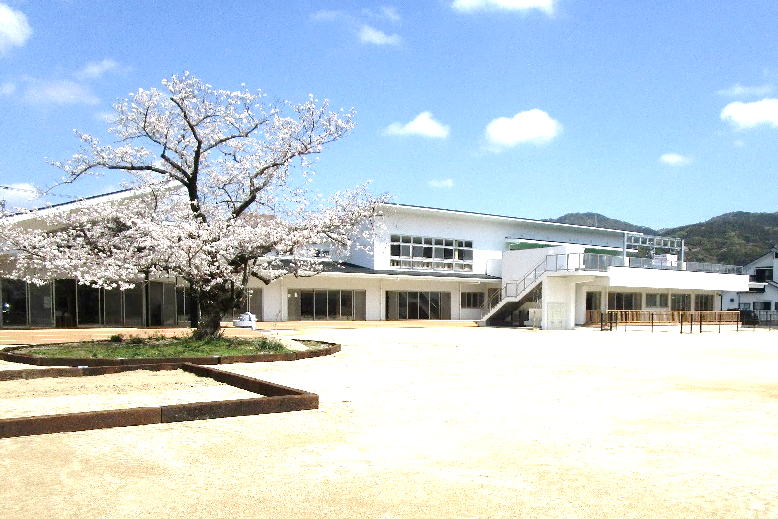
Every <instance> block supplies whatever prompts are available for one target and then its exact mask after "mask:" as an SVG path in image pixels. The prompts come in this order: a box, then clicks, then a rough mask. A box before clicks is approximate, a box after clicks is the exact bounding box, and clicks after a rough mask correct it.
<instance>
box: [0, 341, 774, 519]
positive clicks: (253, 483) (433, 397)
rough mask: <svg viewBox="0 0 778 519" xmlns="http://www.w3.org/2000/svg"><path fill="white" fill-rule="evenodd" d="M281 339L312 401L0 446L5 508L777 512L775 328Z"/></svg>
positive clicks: (273, 366)
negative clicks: (298, 407)
mask: <svg viewBox="0 0 778 519" xmlns="http://www.w3.org/2000/svg"><path fill="white" fill-rule="evenodd" d="M285 333H288V334H289V335H290V336H292V335H294V336H298V337H304V338H316V339H320V340H325V341H333V342H339V343H341V344H343V351H341V352H340V353H338V354H336V355H333V356H330V357H321V358H315V359H307V360H302V361H297V362H279V363H258V364H236V365H230V366H227V369H232V370H234V371H236V372H239V373H244V374H248V375H251V376H256V377H258V378H261V379H264V380H269V381H272V382H278V383H281V384H284V385H288V386H291V387H295V388H299V389H305V390H308V391H313V392H316V393H318V394H319V395H320V397H321V407H320V409H318V410H314V411H302V412H294V413H285V414H275V415H260V416H249V417H239V418H227V419H219V420H205V421H198V422H186V423H176V424H160V425H150V426H140V427H128V428H118V429H107V430H97V431H85V432H78V433H63V434H54V435H43V436H34V437H22V438H9V439H2V440H0V483H2V484H0V516H1V517H3V518H17V517H18V518H22V517H24V518H28V517H35V518H47V517H58V518H60V517H62V518H68V517H78V518H83V517H89V518H104V517H105V518H107V517H120V518H123V517H171V518H177V517H186V518H188V519H193V518H220V517H224V518H231V519H234V518H237V517H266V518H309V517H310V518H313V517H331V518H382V519H396V518H416V517H422V518H433V517H434V518H448V517H456V518H487V517H488V518H513V517H528V518H530V517H532V518H535V517H555V518H556V517H559V518H562V517H565V518H590V517H591V518H624V517H646V518H656V517H662V518H665V517H667V518H679V517H685V518H713V517H716V518H718V517H721V518H724V517H726V518H730V517H734V518H776V517H778V332H762V331H756V332H741V333H722V334H716V333H707V334H702V335H679V334H673V333H655V334H651V333H646V332H627V333H617V332H611V333H605V332H598V331H589V330H578V331H571V332H537V331H536V332H533V331H523V330H512V329H491V328H488V329H483V328H426V329H400V328H394V329H369V328H366V329H320V330H308V331H305V332H302V333H296V332H292V331H289V332H285ZM29 382H32V381H29Z"/></svg>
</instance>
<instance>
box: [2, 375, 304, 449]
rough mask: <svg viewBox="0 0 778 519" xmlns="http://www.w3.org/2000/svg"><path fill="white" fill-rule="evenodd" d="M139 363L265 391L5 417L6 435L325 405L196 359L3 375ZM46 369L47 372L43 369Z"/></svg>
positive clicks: (294, 391)
mask: <svg viewBox="0 0 778 519" xmlns="http://www.w3.org/2000/svg"><path fill="white" fill-rule="evenodd" d="M139 369H149V370H155V371H156V370H168V369H171V370H172V369H181V370H183V371H186V372H189V373H192V374H194V375H197V376H201V377H209V378H212V379H213V380H216V381H217V382H221V383H224V384H229V385H231V386H234V387H238V388H240V389H243V390H246V391H250V392H252V393H257V394H260V395H262V396H263V397H262V398H245V399H237V400H222V401H215V402H193V403H189V404H174V405H161V406H158V407H135V408H129V409H112V410H108V411H88V412H83V413H68V414H56V415H44V416H28V417H20V418H4V419H0V438H10V437H14V436H31V435H37V434H50V433H59V432H74V431H87V430H91V429H107V428H112V427H127V426H132V425H150V424H157V423H172V422H184V421H190V420H207V419H211V418H226V417H230V416H247V415H256V414H267V413H284V412H287V411H304V410H307V409H318V408H319V395H317V394H315V393H308V392H307V391H302V390H299V389H294V388H291V387H286V386H281V385H279V384H273V383H272V382H266V381H264V380H259V379H256V378H252V377H247V376H245V375H239V374H237V373H230V372H227V371H221V370H218V369H214V368H211V367H209V366H203V365H198V364H192V363H179V364H153V365H135V366H102V367H87V368H54V369H45V370H13V371H7V372H0V375H3V374H4V373H15V374H16V376H15V378H12V377H8V378H0V380H14V379H17V380H18V379H29V378H41V377H44V376H50V377H63V376H64V377H79V376H89V375H101V374H108V373H118V372H122V371H134V370H139ZM41 372H45V373H46V374H45V375H40V373H41Z"/></svg>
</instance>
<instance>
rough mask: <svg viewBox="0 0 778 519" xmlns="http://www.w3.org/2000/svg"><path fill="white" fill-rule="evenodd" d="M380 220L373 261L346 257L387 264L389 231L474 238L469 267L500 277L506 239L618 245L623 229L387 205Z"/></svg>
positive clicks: (358, 258) (380, 267)
mask: <svg viewBox="0 0 778 519" xmlns="http://www.w3.org/2000/svg"><path fill="white" fill-rule="evenodd" d="M379 220H380V222H379V226H378V227H379V228H380V230H379V231H378V232H377V233H376V235H375V240H374V244H373V250H374V252H373V255H372V262H373V264H372V265H369V264H367V263H369V261H370V260H371V258H370V256H369V255H365V254H364V253H362V252H359V251H355V252H354V253H353V255H352V259H350V260H349V261H352V262H353V263H357V264H359V265H363V266H366V267H369V268H373V269H375V270H389V269H391V268H392V267H390V265H389V256H390V250H389V240H390V237H391V235H392V234H400V235H410V236H423V237H431V238H446V239H457V240H468V241H472V242H473V272H474V273H477V274H488V275H494V276H499V275H501V268H500V265H501V263H502V252H503V251H504V250H505V248H506V239H512V240H522V239H526V240H529V241H535V242H549V243H558V244H568V245H571V244H578V245H581V246H582V247H583V246H590V247H602V248H621V247H622V245H623V240H624V233H623V232H622V231H613V230H607V229H594V228H587V227H580V226H574V225H562V224H551V223H548V222H540V221H533V220H522V219H518V218H508V217H501V216H490V215H483V214H472V213H463V212H457V211H446V210H440V209H427V208H419V207H409V206H394V205H389V206H386V207H385V208H384V209H383V216H382V217H380V218H379ZM582 250H583V249H582V248H581V251H582ZM538 261H539V260H538Z"/></svg>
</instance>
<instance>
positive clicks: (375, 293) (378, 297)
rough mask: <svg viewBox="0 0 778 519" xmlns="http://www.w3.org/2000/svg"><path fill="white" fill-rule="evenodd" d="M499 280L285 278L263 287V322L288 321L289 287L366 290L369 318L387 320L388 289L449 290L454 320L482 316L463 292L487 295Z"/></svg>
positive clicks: (347, 277)
mask: <svg viewBox="0 0 778 519" xmlns="http://www.w3.org/2000/svg"><path fill="white" fill-rule="evenodd" d="M499 286H500V284H499V282H496V281H495V282H486V281H479V280H473V281H462V280H458V279H445V278H429V277H418V278H412V277H408V276H402V277H399V276H398V277H395V276H384V275H370V274H368V275H348V274H334V275H333V274H326V273H322V274H317V275H316V276H311V277H305V278H294V277H286V278H283V279H280V280H277V281H274V282H273V283H271V284H270V285H268V286H266V287H263V291H262V295H263V302H262V303H263V305H262V309H263V315H262V319H263V320H264V321H285V320H287V319H288V317H289V309H288V308H287V295H288V293H289V291H290V290H295V289H298V290H300V289H304V290H306V289H307V290H311V289H317V290H364V291H365V299H366V309H365V310H366V319H367V320H368V321H382V320H385V319H386V308H385V304H386V292H387V291H411V292H414V291H419V292H449V293H450V294H451V319H452V320H458V319H466V320H476V319H480V318H481V311H480V309H462V308H460V306H461V304H460V303H461V298H460V294H461V293H462V292H480V293H483V294H484V297H486V294H487V292H488V289H489V288H498V287H499Z"/></svg>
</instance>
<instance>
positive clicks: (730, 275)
mask: <svg viewBox="0 0 778 519" xmlns="http://www.w3.org/2000/svg"><path fill="white" fill-rule="evenodd" d="M377 218H378V219H379V220H380V221H379V224H380V225H378V229H380V230H379V232H377V234H376V235H375V236H374V237H373V239H372V240H371V242H370V243H362V244H361V245H362V246H363V247H354V248H353V250H352V251H351V253H350V254H349V255H348V256H346V257H343V258H329V257H328V255H327V254H326V245H325V246H323V247H322V256H321V260H320V261H321V262H322V267H323V271H322V272H321V273H319V274H317V275H315V276H312V277H294V276H287V277H284V278H281V279H278V280H276V281H274V282H272V283H270V284H269V285H263V284H262V283H261V282H259V281H255V282H252V284H250V286H249V288H250V290H249V293H248V297H247V298H246V301H245V306H244V308H242V309H241V310H240V312H243V311H249V312H251V313H253V314H255V315H256V316H257V318H258V320H260V321H287V320H290V321H293V320H341V321H342V320H367V321H379V320H413V319H441V320H476V321H479V322H480V323H481V324H483V325H514V326H515V325H519V326H521V325H536V326H539V327H542V328H544V329H572V328H574V327H576V326H580V325H586V324H594V323H597V322H599V320H600V318H601V315H602V313H603V312H607V311H612V310H617V311H620V312H643V313H647V312H646V311H648V312H665V313H666V314H676V315H677V314H680V313H682V312H709V311H716V310H721V309H722V307H724V308H726V307H727V305H728V303H729V301H724V300H723V297H722V294H723V293H738V292H747V291H748V287H749V285H748V279H749V278H748V276H745V275H742V271H741V270H740V268H739V267H734V266H726V265H712V264H699V263H692V262H686V261H685V259H684V246H683V241H682V240H681V239H678V238H670V237H660V236H649V235H645V234H640V233H634V232H627V231H621V230H613V229H603V228H593V227H585V226H580V225H569V224H561V223H554V222H547V221H538V220H530V219H525V218H517V217H511V216H499V215H491V214H481V213H472V212H465V211H453V210H447V209H436V208H429V207H417V206H410V205H400V204H386V205H385V206H384V207H382V211H381V215H380V216H378V217H377ZM365 245H366V246H368V247H367V248H365V247H364V246H365ZM7 259H11V258H7ZM760 265H761V264H760ZM770 266H771V268H772V263H771V264H770ZM772 272H773V271H772V270H771V271H770V279H771V280H772ZM771 287H772V289H776V287H778V286H775V287H774V286H773V285H771ZM774 300H776V301H778V295H777V296H776V297H775V298H774ZM0 302H1V303H2V305H3V311H2V318H0V326H2V327H47V326H57V327H62V326H177V325H178V326H188V325H189V318H190V311H191V303H192V301H191V298H190V297H189V294H188V288H187V287H186V285H185V283H183V282H182V281H181V280H176V279H158V280H155V279H146V280H144V281H141V282H140V283H139V284H138V285H136V286H135V288H132V289H128V290H124V291H119V290H103V289H98V288H94V287H88V286H83V285H79V284H77V282H76V280H73V279H58V280H52V281H51V282H50V283H48V284H45V285H42V286H38V285H32V284H28V283H26V282H24V281H19V280H12V279H0ZM722 303H724V304H723V305H722ZM240 312H239V313H240ZM635 315H637V314H635ZM225 318H226V319H231V318H232V317H231V316H225Z"/></svg>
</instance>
